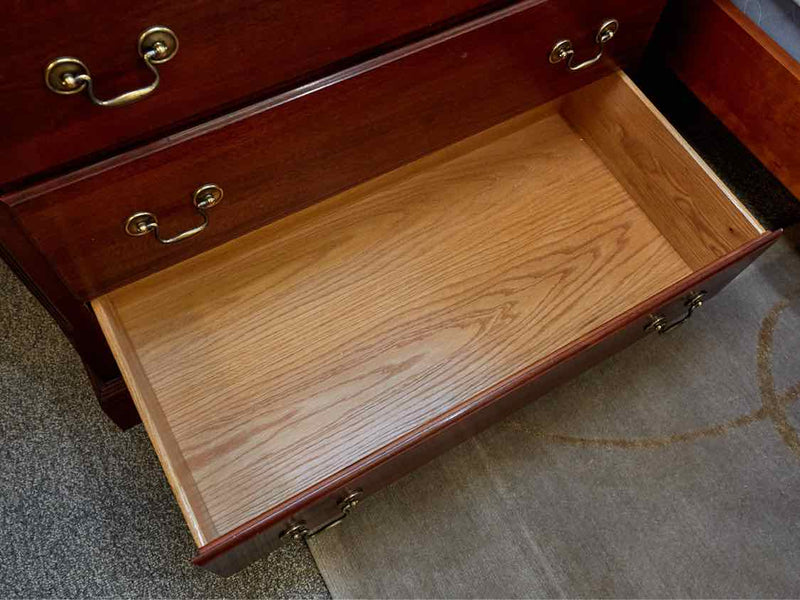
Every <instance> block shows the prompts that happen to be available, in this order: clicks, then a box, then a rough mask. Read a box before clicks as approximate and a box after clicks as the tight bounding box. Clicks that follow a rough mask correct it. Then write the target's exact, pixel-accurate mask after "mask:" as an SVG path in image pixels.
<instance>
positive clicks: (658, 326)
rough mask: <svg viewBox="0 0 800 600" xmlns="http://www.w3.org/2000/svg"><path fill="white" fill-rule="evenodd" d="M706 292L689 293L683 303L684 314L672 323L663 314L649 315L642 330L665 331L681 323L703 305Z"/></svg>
mask: <svg viewBox="0 0 800 600" xmlns="http://www.w3.org/2000/svg"><path fill="white" fill-rule="evenodd" d="M706 293H707V292H705V291H703V292H697V293H692V294H690V295H689V298H687V300H686V302H684V304H683V305H684V306H685V307H686V309H687V310H686V314H685V315H684V316H683V317H681V318H680V319H678V320H677V321H674V322H672V323H669V322H668V321H667V318H666V317H665V316H664V315H661V314H655V315H650V322H649V323H648V324H647V326H646V327H645V328H644V330H645V331H647V332H650V331H655V332H657V333H667V332H668V331H669V330H671V329H675V328H676V327H678V326H679V325H682V324H683V323H685V322H686V321H688V320H689V319H691V318H692V313H694V311H695V310H697V309H698V308H700V307H701V306H703V299H704V298H705V297H706Z"/></svg>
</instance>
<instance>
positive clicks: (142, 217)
mask: <svg viewBox="0 0 800 600" xmlns="http://www.w3.org/2000/svg"><path fill="white" fill-rule="evenodd" d="M222 196H223V192H222V188H221V187H219V186H218V185H214V184H212V183H209V184H207V185H203V186H200V187H199V188H197V189H196V190H195V191H194V193H193V194H192V203H193V204H194V206H195V208H196V209H197V212H198V213H200V216H201V217H203V222H202V223H201V224H200V225H198V226H197V227H193V228H192V229H189V230H188V231H184V232H182V233H179V234H178V235H176V236H174V237H171V238H162V237H161V234H160V233H159V232H158V219H157V218H156V216H155V215H154V214H153V213H149V212H138V213H134V214H132V215H131V216H130V217H128V220H127V221H125V233H127V234H128V235H132V236H140V235H147V234H148V233H150V232H151V231H152V232H153V234H154V235H155V237H156V239H157V240H158V241H159V242H161V243H162V244H174V243H175V242H180V241H181V240H185V239H186V238H190V237H192V236H194V235H197V234H198V233H200V232H201V231H203V230H204V229H205V228H206V227H208V214H206V210H208V209H209V208H211V207H212V206H216V205H217V204H219V203H220V201H221V200H222Z"/></svg>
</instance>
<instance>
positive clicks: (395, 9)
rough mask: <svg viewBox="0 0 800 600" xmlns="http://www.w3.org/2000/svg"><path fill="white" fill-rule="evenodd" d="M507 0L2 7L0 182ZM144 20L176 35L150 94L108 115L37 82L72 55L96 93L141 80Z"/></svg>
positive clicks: (180, 123)
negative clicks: (0, 147) (175, 49)
mask: <svg viewBox="0 0 800 600" xmlns="http://www.w3.org/2000/svg"><path fill="white" fill-rule="evenodd" d="M510 2H511V0H501V1H498V0H494V1H488V0H434V1H430V0H429V1H427V2H419V3H416V4H415V5H414V7H413V10H409V6H408V3H407V2H404V1H403V0H375V1H374V2H359V1H358V0H322V1H318V2H296V1H292V0H271V1H269V2H264V1H261V0H226V1H225V2H219V1H218V0H182V1H181V2H174V1H169V0H150V1H148V2H134V1H132V0H106V1H104V2H63V1H61V0H36V1H35V2H6V3H4V4H3V9H4V10H3V19H2V20H0V39H5V40H10V39H18V40H25V43H23V44H14V45H11V46H10V47H9V48H8V49H7V52H6V54H5V56H6V60H5V61H4V63H3V66H2V68H0V94H2V98H3V111H2V112H0V131H2V132H3V133H2V136H3V144H4V150H5V151H6V153H5V154H4V160H3V161H0V188H1V187H2V184H8V183H9V182H16V183H17V184H19V182H20V181H24V180H25V179H26V178H30V176H32V175H35V174H40V175H41V172H44V173H52V172H53V171H55V170H57V169H62V170H63V169H65V168H68V167H69V168H72V167H74V166H75V165H76V164H80V163H81V162H83V163H84V164H85V163H86V162H87V161H89V160H92V159H93V158H96V157H97V155H98V154H99V153H101V152H111V151H115V150H118V149H119V148H123V147H125V146H130V145H131V144H134V143H138V142H141V141H142V140H145V139H148V138H153V137H155V136H158V135H162V134H164V133H166V132H167V131H169V130H173V131H174V130H177V129H180V128H181V127H184V126H186V125H187V124H188V123H190V122H193V121H197V120H199V119H203V118H206V117H208V116H209V115H211V114H214V113H216V112H219V111H221V110H230V109H231V108H232V107H233V106H236V105H237V104H238V105H242V104H245V103H247V102H250V101H252V99H253V98H254V97H258V96H261V97H264V96H266V95H270V94H271V93H274V92H276V91H278V90H280V89H281V88H286V87H287V86H288V87H295V86H296V85H297V84H298V83H300V82H302V81H304V80H307V79H308V78H309V77H311V78H313V77H314V76H315V75H318V74H319V73H320V72H321V71H326V70H328V71H335V70H339V69H341V68H342V67H343V66H346V65H348V64H356V63H358V62H361V61H362V60H364V58H365V57H369V56H372V55H374V54H379V53H383V52H385V51H386V50H387V49H391V48H393V47H399V46H400V45H403V44H405V43H408V42H410V41H413V40H415V39H419V38H421V37H423V36H425V35H430V34H431V33H435V32H436V31H437V30H441V29H442V28H443V27H446V26H447V25H448V24H452V22H453V20H455V19H466V18H469V17H474V16H476V14H477V13H479V12H482V11H488V10H490V9H492V8H497V7H498V6H503V5H504V4H509V3H510ZM65 23H69V24H70V25H69V26H64V24H65ZM153 25H166V26H169V27H171V28H172V29H173V30H174V31H175V32H176V33H177V34H178V37H179V39H180V51H179V53H178V55H177V56H176V57H175V59H174V60H172V61H170V62H169V63H168V64H165V65H163V67H160V70H161V72H162V84H161V86H160V87H159V89H158V90H157V92H156V93H155V94H154V95H153V96H151V97H149V98H147V99H146V100H143V101H142V102H139V103H137V104H134V105H131V106H127V107H124V108H121V109H119V110H109V109H107V108H99V107H95V106H92V105H91V103H90V102H89V101H88V99H87V98H86V97H85V96H84V95H83V94H81V95H78V96H72V97H64V96H57V95H56V94H54V93H52V92H50V91H48V90H47V89H46V87H45V85H44V82H43V72H44V67H45V65H46V64H47V63H48V62H50V61H51V60H52V59H53V58H55V57H58V56H77V57H78V58H80V59H81V60H83V61H84V62H85V63H86V64H87V65H88V66H89V68H90V70H91V73H92V75H93V77H94V79H95V81H96V88H97V93H98V95H99V96H101V97H110V96H113V95H117V94H119V93H122V92H124V91H128V90H130V89H134V88H136V87H141V86H142V85H144V84H146V83H149V80H150V77H151V76H150V73H149V72H148V71H147V69H145V68H144V66H143V65H142V61H141V59H140V58H139V56H138V54H137V52H136V40H137V38H138V37H139V34H140V33H141V32H142V31H143V30H145V29H147V28H148V27H151V26H153Z"/></svg>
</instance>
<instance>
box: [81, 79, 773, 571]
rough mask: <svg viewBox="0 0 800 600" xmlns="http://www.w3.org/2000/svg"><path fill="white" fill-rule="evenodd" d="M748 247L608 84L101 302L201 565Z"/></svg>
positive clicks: (683, 150) (671, 145) (749, 230)
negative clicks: (202, 561) (207, 557)
mask: <svg viewBox="0 0 800 600" xmlns="http://www.w3.org/2000/svg"><path fill="white" fill-rule="evenodd" d="M763 233H764V232H763V229H761V227H760V226H759V225H758V223H757V222H755V220H754V219H753V218H752V217H751V216H750V215H748V214H747V213H746V211H744V209H742V208H741V207H740V206H739V205H738V202H737V201H736V199H735V198H733V196H732V195H730V192H728V191H727V190H726V189H724V187H723V186H722V184H721V183H720V182H719V181H718V180H717V179H716V178H715V177H714V176H713V175H712V174H711V173H710V172H709V171H708V170H707V168H706V167H705V165H704V164H702V162H700V161H699V159H698V158H697V157H696V156H694V155H693V154H692V153H691V151H690V150H689V149H688V148H687V147H685V145H684V144H683V142H682V140H681V139H680V138H679V137H678V136H677V134H676V133H675V132H674V131H672V130H671V128H670V127H669V126H668V124H666V123H665V122H664V121H663V119H662V118H661V117H660V115H658V114H657V113H656V112H655V109H653V108H652V106H650V105H649V103H647V101H646V100H645V99H643V98H642V97H641V95H640V94H639V93H638V90H636V88H635V87H634V86H633V84H631V83H630V82H629V81H628V80H627V78H625V77H624V75H620V74H615V75H613V76H611V77H609V78H607V79H605V80H603V81H600V82H597V83H595V84H592V85H591V86H588V87H587V88H584V89H583V90H579V91H578V92H576V93H574V94H572V95H570V96H568V97H565V98H563V99H562V100H561V101H559V102H556V103H554V104H552V105H549V106H547V107H544V108H540V109H537V110H536V111H533V112H531V113H528V114H526V115H523V116H522V117H519V118H517V119H514V120H512V121H509V122H507V123H505V124H503V125H501V126H499V127H496V128H493V129H491V130H488V131H486V132H484V133H482V134H480V135H478V136H475V137H474V138H470V139H468V140H466V141H464V142H462V143H459V144H456V145H454V146H452V147H450V148H448V149H445V150H443V151H441V152H438V153H436V154H434V155H431V156H429V157H427V158H425V159H422V160H420V161H418V162H416V163H413V164H411V165H409V166H407V167H404V168H402V169H399V170H398V171H395V172H393V173H390V174H388V175H386V176H383V177H381V178H378V179H376V180H373V181H371V182H368V183H366V184H364V185H361V186H359V187H357V188H354V189H353V190H350V191H348V192H346V193H344V194H341V195H339V196H337V197H335V198H332V199H330V200H328V201H326V202H323V203H322V204H319V205H317V206H314V207H312V208H310V209H307V210H305V211H303V212H301V213H298V214H295V215H292V216H290V217H288V218H286V219H284V220H281V221H279V222H276V223H274V224H272V225H270V226H268V227H265V228H263V229H261V230H259V231H257V232H254V233H252V234H250V235H248V236H245V237H243V238H240V239H238V240H235V241H233V242H230V243H228V244H226V245H224V246H221V247H219V248H217V249H214V250H212V251H209V252H207V253H205V254H202V255H200V256H197V257H195V258H193V259H191V260H189V261H186V262H184V263H181V264H179V265H177V266H175V267H172V268H171V269H168V270H166V271H163V272H161V273H157V274H155V275H153V276H150V277H148V278H146V279H144V280H141V281H139V282H136V283H134V284H132V285H130V286H127V287H125V288H122V289H119V290H116V291H114V292H112V293H110V294H108V295H106V296H104V297H102V298H99V299H97V300H96V301H95V302H94V303H93V305H94V307H95V310H96V311H97V313H98V317H99V319H100V322H101V324H102V326H103V328H104V331H105V333H106V335H107V337H108V338H109V342H110V343H111V345H112V348H113V350H114V353H115V355H116V357H117V359H118V361H119V362H120V366H121V369H122V371H123V373H124V375H125V379H126V381H127V383H128V385H129V387H130V388H131V390H132V393H133V395H134V398H135V401H136V403H137V407H138V409H139V411H140V413H141V414H142V419H143V421H144V423H145V426H146V427H147V430H148V433H149V434H150V437H151V439H152V440H153V443H154V445H155V447H156V450H157V451H158V453H159V456H160V459H161V461H162V464H163V465H164V468H165V471H166V472H167V476H168V478H169V480H170V483H171V485H172V487H173V489H174V491H175V493H176V496H177V498H178V501H179V503H180V505H181V508H182V510H183V512H184V515H185V516H186V519H187V522H188V523H189V526H190V529H191V531H192V534H193V535H194V538H195V541H196V542H197V544H198V545H199V546H201V547H203V548H202V550H201V556H203V553H205V554H206V556H211V557H212V558H213V557H217V556H219V555H221V554H224V553H225V552H229V551H231V550H232V549H233V548H235V546H236V544H237V543H238V542H239V541H245V540H250V539H252V538H253V535H254V534H255V533H257V532H262V534H263V535H267V537H268V538H269V539H266V540H265V541H264V543H263V545H267V546H268V545H269V543H270V542H271V541H275V540H277V536H278V532H279V531H281V530H283V529H285V528H286V527H289V526H290V525H291V522H290V521H289V519H288V518H287V517H294V518H295V521H294V522H295V524H296V523H297V520H298V519H299V518H300V517H302V518H304V519H307V520H308V521H309V525H310V526H313V525H316V524H318V523H313V522H312V521H313V520H314V519H317V520H319V519H323V520H324V518H328V516H330V513H331V512H333V514H334V516H335V510H336V509H335V498H334V499H333V500H332V499H331V498H332V496H331V494H333V495H336V494H338V493H339V492H340V491H341V490H344V489H346V488H347V486H348V485H349V484H354V483H358V485H359V487H366V488H367V490H366V491H369V487H370V485H372V483H370V481H371V480H369V477H368V475H369V474H368V471H369V469H370V468H372V467H374V466H375V465H377V464H379V463H381V462H383V461H385V460H387V459H388V458H390V457H392V456H395V455H399V454H400V453H402V452H403V451H407V450H409V449H411V448H412V447H413V446H414V445H415V444H417V443H418V442H419V438H418V436H419V434H420V433H421V432H423V431H429V432H435V431H437V428H440V429H441V428H446V427H447V426H449V425H451V424H453V423H455V422H456V421H457V420H458V419H459V417H460V416H461V415H462V414H466V413H467V412H469V411H470V410H472V409H474V408H475V407H477V406H481V407H483V408H486V407H488V406H489V405H490V404H491V402H492V401H494V399H497V398H499V397H501V396H502V395H503V394H504V393H505V392H508V391H511V390H513V389H515V388H516V387H518V386H519V385H520V384H521V383H524V382H525V381H526V380H528V379H530V378H531V377H532V376H535V375H536V373H537V369H539V371H538V372H539V373H541V372H542V368H543V365H548V364H549V363H548V361H553V360H554V357H558V356H560V354H559V353H563V352H564V350H565V349H566V348H577V347H578V346H580V344H582V343H584V342H582V340H589V339H592V336H593V335H596V334H597V332H598V331H602V330H603V328H608V327H609V324H614V323H620V322H621V321H620V320H621V319H623V318H624V317H625V315H630V314H632V312H635V311H636V310H640V308H641V307H642V306H645V305H648V303H650V304H652V303H653V299H654V298H656V299H659V302H663V303H665V302H667V301H668V300H670V299H671V296H670V295H669V294H670V293H673V292H674V294H677V293H679V292H681V290H683V288H682V287H681V286H682V285H683V287H686V285H689V284H691V285H694V283H697V281H698V274H704V273H706V271H707V270H708V269H709V265H712V264H714V263H715V261H720V260H725V259H726V257H730V256H733V255H735V254H736V253H737V252H739V253H741V251H742V250H741V249H742V248H750V247H752V248H756V246H757V245H758V242H757V240H758V239H759V238H760V237H761V236H762V234H763ZM687 282H689V283H688V284H687ZM687 289H688V288H687ZM670 290H673V292H669V291H670ZM684 291H685V290H684ZM696 291H700V289H699V288H697V289H696ZM712 291H713V290H712ZM665 294H666V295H665ZM674 294H673V295H674ZM641 330H642V326H641V323H636V327H635V331H636V332H637V333H636V335H640V332H641ZM631 331H633V329H632V330H631ZM631 335H632V334H631ZM576 344H577V345H578V346H576ZM573 354H574V352H573ZM362 476H363V477H366V479H364V480H363V481H360V480H359V479H358V478H359V477H362ZM365 482H366V483H365ZM351 487H352V485H351ZM329 496H330V497H329ZM323 500H325V501H326V502H328V503H329V504H330V503H331V502H332V503H333V504H332V505H331V506H328V507H327V508H325V509H324V510H321V511H318V512H319V514H315V513H314V509H313V508H309V507H310V506H312V505H313V504H314V503H315V502H321V501H323ZM296 508H303V509H308V510H306V511H304V512H303V514H302V515H297V514H295V512H297V511H296ZM209 560H211V559H209ZM217 570H218V571H220V572H230V570H231V569H230V568H229V567H228V566H224V565H222V566H218V568H217Z"/></svg>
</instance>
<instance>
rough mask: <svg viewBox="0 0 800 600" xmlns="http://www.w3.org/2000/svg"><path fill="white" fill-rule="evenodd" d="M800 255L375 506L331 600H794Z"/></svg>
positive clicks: (339, 546)
mask: <svg viewBox="0 0 800 600" xmlns="http://www.w3.org/2000/svg"><path fill="white" fill-rule="evenodd" d="M798 397H800V254H799V253H798V252H797V251H796V250H795V249H794V248H793V247H792V245H791V244H790V243H789V242H788V240H786V239H784V240H783V241H781V242H780V245H778V246H776V247H774V248H773V249H771V250H770V251H769V252H768V254H766V255H765V256H763V257H762V258H761V259H760V260H759V261H758V262H757V263H756V264H755V265H754V266H753V267H751V269H750V270H749V271H746V272H745V273H744V274H743V275H742V276H740V277H739V278H738V279H737V280H736V281H735V282H734V283H733V284H732V285H731V286H730V287H729V288H728V289H727V290H725V291H724V292H723V293H722V294H721V295H720V296H718V297H717V298H715V299H714V300H712V301H710V302H709V303H708V304H707V305H706V306H704V307H703V308H702V310H701V311H699V312H698V313H697V315H696V318H693V319H692V321H691V322H690V323H688V324H687V325H685V326H684V327H683V328H679V329H677V330H675V331H673V332H671V333H670V334H668V335H664V336H651V337H648V338H647V339H645V340H642V341H641V342H639V343H638V344H636V345H634V346H633V347H631V348H630V349H628V350H626V351H625V352H623V353H621V354H620V355H617V356H616V357H614V358H612V359H610V360H608V361H606V362H604V363H603V364H601V365H599V366H597V367H595V368H594V369H592V370H590V371H589V372H587V373H585V374H584V375H582V376H581V377H579V378H578V379H576V380H574V381H572V382H570V383H568V384H566V385H565V386H562V387H561V388H559V389H558V390H556V391H554V392H552V393H550V394H549V395H547V396H546V397H544V398H542V399H540V400H538V401H537V402H535V403H533V404H532V405H530V406H529V407H527V408H526V409H523V410H522V411H520V412H518V413H516V414H515V415H513V416H512V417H511V418H509V419H507V420H505V421H503V422H502V423H500V424H498V425H495V426H494V427H492V428H491V429H489V430H487V431H486V432H484V433H483V434H481V435H479V436H477V437H476V438H474V439H472V440H470V441H468V442H465V443H464V444H462V445H461V446H459V447H458V448H456V449H455V450H454V451H452V452H450V453H448V454H446V455H444V456H442V457H440V458H439V459H437V460H435V461H434V462H433V463H430V464H429V465H428V466H426V467H424V468H422V469H421V470H419V471H417V472H415V473H413V474H412V475H410V476H408V477H406V478H404V479H403V480H401V481H400V482H398V483H396V484H394V485H393V486H391V487H389V488H387V489H385V490H383V491H382V492H380V493H378V494H376V495H375V496H373V497H371V498H368V499H367V500H365V501H364V502H363V503H362V504H361V505H359V507H358V509H356V510H355V511H354V512H353V513H351V515H350V517H348V522H346V523H345V524H344V525H343V526H341V527H339V528H336V529H333V530H331V531H328V532H325V533H324V534H321V535H320V536H318V537H317V538H315V539H314V540H312V542H311V550H312V552H313V554H314V557H315V558H316V559H317V563H318V565H319V566H320V569H321V571H322V573H323V576H324V577H325V580H326V582H327V583H328V587H329V589H330V590H331V593H332V594H333V596H334V597H342V598H351V597H356V598H363V597H381V598H386V597H389V598H398V597H415V598H417V597H456V598H461V597H492V598H496V597H798V596H800V439H798V433H797V431H798V427H800V402H797V400H798Z"/></svg>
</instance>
